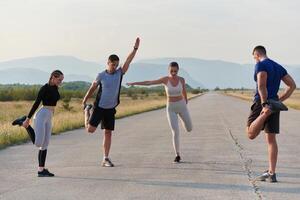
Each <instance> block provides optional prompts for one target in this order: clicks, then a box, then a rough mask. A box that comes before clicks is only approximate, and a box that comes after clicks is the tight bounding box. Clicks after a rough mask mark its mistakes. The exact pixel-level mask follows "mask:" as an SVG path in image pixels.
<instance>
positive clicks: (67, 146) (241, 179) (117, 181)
mask: <svg viewBox="0 0 300 200" xmlns="http://www.w3.org/2000/svg"><path fill="white" fill-rule="evenodd" d="M249 107H250V103H249V102H246V101H242V100H239V99H235V98H232V97H227V96H222V95H220V94H216V93H208V94H205V95H203V96H201V97H198V98H196V99H194V100H192V101H190V102H189V109H190V113H191V116H192V119H193V125H194V130H193V131H192V132H191V133H186V132H184V130H183V129H182V128H181V132H180V134H181V138H180V140H181V154H182V159H183V163H181V164H173V163H172V161H173V159H174V153H173V147H172V141H171V132H170V129H169V126H168V124H167V118H166V114H165V110H164V109H162V110H156V111H152V112H147V113H143V114H139V115H135V116H131V117H127V118H123V119H120V120H117V121H116V131H115V132H114V135H113V144H112V150H111V159H112V161H113V162H114V164H115V165H116V166H115V167H114V168H103V167H101V166H100V162H101V160H102V148H101V144H102V133H101V131H98V132H97V133H95V134H92V135H88V134H86V133H85V130H83V129H80V130H75V131H70V132H66V133H64V134H62V135H59V136H53V137H52V138H51V141H50V146H49V149H48V157H47V159H48V160H47V167H48V168H49V169H50V171H51V172H53V173H55V174H56V176H55V177H53V178H38V177H37V171H36V170H37V167H36V165H37V158H36V157H37V152H38V150H37V149H36V148H33V146H32V144H30V143H27V144H24V145H18V146H12V147H9V148H7V149H4V150H1V151H0V199H1V200H2V199H30V200H34V199H43V200H45V199H55V200H60V199H62V200H67V199H72V200H73V199H80V200H82V199H93V200H94V199H168V200H169V199H172V200H174V199H213V200H216V199H222V200H226V199H242V200H247V199H251V200H252V199H273V200H275V199H280V200H282V199H289V200H293V199H300V156H299V155H300V145H299V144H300V133H299V129H298V126H299V119H300V112H299V111H295V110H292V109H291V110H290V111H288V112H284V113H282V114H281V119H282V121H281V134H280V135H279V136H278V143H279V162H278V168H277V176H278V180H279V182H278V183H266V182H253V181H251V180H252V179H253V178H254V177H255V176H256V175H258V174H259V173H261V172H262V171H264V170H265V169H267V166H268V162H267V148H266V144H265V140H264V134H263V133H262V134H261V135H260V136H259V137H258V138H257V139H256V140H254V141H250V140H248V139H247V137H246V134H245V124H246V119H247V116H248V113H249Z"/></svg>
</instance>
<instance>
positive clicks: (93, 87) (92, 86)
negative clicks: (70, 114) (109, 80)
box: [82, 81, 98, 105]
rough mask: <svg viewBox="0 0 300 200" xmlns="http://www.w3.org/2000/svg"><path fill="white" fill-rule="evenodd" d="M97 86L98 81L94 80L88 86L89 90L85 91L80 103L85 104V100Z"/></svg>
mask: <svg viewBox="0 0 300 200" xmlns="http://www.w3.org/2000/svg"><path fill="white" fill-rule="evenodd" d="M97 87H98V82H97V81H94V82H93V83H92V85H91V86H90V88H89V90H88V91H87V93H86V95H85V97H84V98H83V101H82V104H83V105H85V104H86V102H87V100H88V99H89V98H90V97H91V96H92V95H93V94H94V92H95V90H96V89H97Z"/></svg>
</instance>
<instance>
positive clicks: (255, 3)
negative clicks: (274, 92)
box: [0, 0, 300, 64]
mask: <svg viewBox="0 0 300 200" xmlns="http://www.w3.org/2000/svg"><path fill="white" fill-rule="evenodd" d="M299 8H300V1H298V0H285V1H283V0H281V1H280V0H247V1H246V0H0V61H5V60H10V59H16V58H23V57H34V56H41V55H72V56H76V57H78V58H81V59H85V60H91V61H100V60H103V59H106V57H107V56H108V55H109V54H111V53H116V54H118V55H120V56H121V58H124V57H125V56H126V55H127V54H128V52H129V51H130V50H131V48H132V47H133V43H134V40H135V37H136V36H139V37H141V48H140V50H139V52H138V56H137V57H138V59H143V58H156V57H196V58H202V59H219V60H226V61H233V62H239V63H251V62H253V60H252V56H251V51H252V49H253V47H254V46H255V45H257V44H262V45H265V46H266V47H267V50H268V52H269V56H270V57H272V58H273V59H275V60H277V61H280V62H283V63H286V64H300V56H299V55H300V50H299V47H298V45H299V44H300V12H299Z"/></svg>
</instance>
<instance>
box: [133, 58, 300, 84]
mask: <svg viewBox="0 0 300 200" xmlns="http://www.w3.org/2000/svg"><path fill="white" fill-rule="evenodd" d="M172 61H176V62H178V64H179V65H180V68H182V69H184V70H186V71H187V72H188V73H189V74H190V75H191V77H192V78H193V79H194V80H196V81H198V82H201V83H203V84H204V86H205V87H206V88H210V89H211V88H215V87H220V88H228V87H231V88H241V87H244V88H254V87H255V83H254V80H253V74H254V72H253V70H254V64H238V63H232V62H225V61H220V60H202V59H197V58H157V59H147V60H140V61H139V62H143V63H154V64H164V65H165V66H167V65H168V64H169V63H170V62H172ZM284 67H285V68H286V69H287V70H288V72H289V74H291V75H292V76H293V77H294V79H295V81H296V83H297V85H300V65H293V66H285V65H284Z"/></svg>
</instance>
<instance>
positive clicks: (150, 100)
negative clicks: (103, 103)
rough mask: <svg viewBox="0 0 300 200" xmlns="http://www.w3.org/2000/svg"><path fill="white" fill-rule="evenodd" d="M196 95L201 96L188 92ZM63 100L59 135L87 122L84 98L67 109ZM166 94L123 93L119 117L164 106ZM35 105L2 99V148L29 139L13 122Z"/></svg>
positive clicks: (55, 127)
mask: <svg viewBox="0 0 300 200" xmlns="http://www.w3.org/2000/svg"><path fill="white" fill-rule="evenodd" d="M188 96H189V98H190V97H194V96H197V95H192V94H189V95H188ZM62 104H63V103H62V102H59V104H58V106H57V107H56V110H55V114H54V118H53V130H52V132H53V134H59V133H61V132H65V131H68V130H73V129H77V128H81V127H83V125H84V114H83V110H82V107H81V99H73V100H72V101H71V102H70V107H72V109H71V110H70V111H68V110H66V109H64V108H63V105H62ZM165 104H166V97H165V96H158V95H149V96H148V97H144V96H143V97H142V99H141V96H140V97H139V98H138V99H136V100H132V99H131V98H129V97H126V96H122V97H121V103H120V105H119V106H118V107H117V115H116V117H117V118H121V117H125V116H130V115H134V114H137V113H142V112H146V111H150V110H155V109H159V108H162V107H164V106H165ZM31 106H32V102H28V101H20V102H0V149H1V148H3V147H6V146H8V145H13V144H20V143H23V142H25V141H27V140H28V135H27V133H26V131H25V129H24V128H20V127H13V126H12V125H11V121H13V120H14V119H15V118H17V117H19V116H22V115H26V114H27V113H28V112H29V109H30V108H31Z"/></svg>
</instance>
